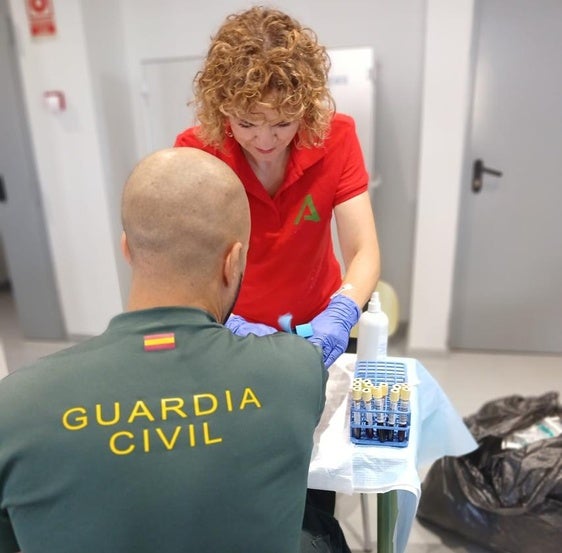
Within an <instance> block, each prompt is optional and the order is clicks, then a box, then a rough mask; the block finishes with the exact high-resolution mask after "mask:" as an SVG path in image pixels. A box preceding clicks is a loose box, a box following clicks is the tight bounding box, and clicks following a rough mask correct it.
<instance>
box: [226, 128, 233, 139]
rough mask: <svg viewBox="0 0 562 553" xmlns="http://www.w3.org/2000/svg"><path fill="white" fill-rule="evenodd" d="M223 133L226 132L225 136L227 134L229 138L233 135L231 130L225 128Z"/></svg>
mask: <svg viewBox="0 0 562 553" xmlns="http://www.w3.org/2000/svg"><path fill="white" fill-rule="evenodd" d="M225 134H226V136H228V137H229V138H232V137H233V134H232V131H231V130H230V129H226V132H225Z"/></svg>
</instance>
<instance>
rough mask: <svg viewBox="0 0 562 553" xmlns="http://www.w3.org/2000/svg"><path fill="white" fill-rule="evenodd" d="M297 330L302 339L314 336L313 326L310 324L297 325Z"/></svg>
mask: <svg viewBox="0 0 562 553" xmlns="http://www.w3.org/2000/svg"><path fill="white" fill-rule="evenodd" d="M295 330H296V332H297V334H298V335H299V336H301V337H302V338H310V336H312V335H313V334H314V330H312V325H311V324H310V323H306V324H304V325H297V326H296V327H295Z"/></svg>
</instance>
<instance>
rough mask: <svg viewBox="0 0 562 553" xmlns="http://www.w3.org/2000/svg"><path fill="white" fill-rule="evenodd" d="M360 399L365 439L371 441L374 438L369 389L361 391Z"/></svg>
mask: <svg viewBox="0 0 562 553" xmlns="http://www.w3.org/2000/svg"><path fill="white" fill-rule="evenodd" d="M361 399H362V400H363V406H364V407H365V435H366V436H367V438H369V439H372V438H373V436H374V431H373V426H374V424H373V402H372V399H373V394H372V392H371V388H367V387H364V388H363V390H361Z"/></svg>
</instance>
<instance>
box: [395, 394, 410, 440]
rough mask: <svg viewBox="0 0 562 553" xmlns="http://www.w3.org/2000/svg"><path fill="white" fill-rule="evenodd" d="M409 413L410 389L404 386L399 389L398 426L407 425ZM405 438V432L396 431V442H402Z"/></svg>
mask: <svg viewBox="0 0 562 553" xmlns="http://www.w3.org/2000/svg"><path fill="white" fill-rule="evenodd" d="M409 411H410V388H409V386H408V385H407V384H404V385H403V386H402V387H401V388H400V400H399V401H398V426H400V427H405V426H407V425H408V412H409ZM405 438H406V430H398V441H399V442H403V441H404V440H405Z"/></svg>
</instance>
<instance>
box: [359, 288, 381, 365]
mask: <svg viewBox="0 0 562 553" xmlns="http://www.w3.org/2000/svg"><path fill="white" fill-rule="evenodd" d="M387 345H388V317H387V315H386V313H384V312H383V310H382V309H381V302H380V298H379V293H378V292H373V294H372V296H371V299H370V300H369V305H368V307H367V311H364V312H363V313H362V314H361V317H359V327H358V331H357V361H376V360H378V359H384V358H386V350H387Z"/></svg>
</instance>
